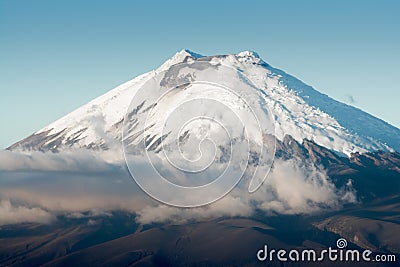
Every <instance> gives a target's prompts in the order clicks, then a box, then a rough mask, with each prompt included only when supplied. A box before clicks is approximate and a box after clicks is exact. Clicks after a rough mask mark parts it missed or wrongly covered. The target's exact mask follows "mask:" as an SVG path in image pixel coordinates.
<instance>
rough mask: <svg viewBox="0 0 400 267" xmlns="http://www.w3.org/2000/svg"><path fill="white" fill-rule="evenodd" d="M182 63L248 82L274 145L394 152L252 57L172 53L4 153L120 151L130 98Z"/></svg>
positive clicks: (344, 111)
mask: <svg viewBox="0 0 400 267" xmlns="http://www.w3.org/2000/svg"><path fill="white" fill-rule="evenodd" d="M188 61H202V62H218V63H219V64H222V65H225V66H228V67H229V68H233V69H235V70H236V71H237V72H238V73H241V74H243V76H244V77H246V78H248V79H249V80H250V81H246V80H243V84H245V83H248V84H251V85H252V86H253V89H254V91H255V93H257V94H259V95H260V96H261V98H263V101H264V104H266V105H267V106H268V108H269V110H271V112H272V115H273V118H274V123H275V135H276V137H277V139H278V140H281V141H282V140H283V138H284V136H285V135H290V136H292V137H293V138H294V139H295V140H296V141H298V142H302V141H303V140H304V139H308V140H312V141H313V142H315V143H316V144H318V145H320V146H323V147H325V148H328V149H330V150H333V151H335V152H336V153H338V154H345V155H347V156H350V154H351V153H354V152H361V153H362V152H368V151H376V150H385V151H392V150H397V151H399V150H400V138H399V136H400V130H399V129H398V128H396V127H394V126H392V125H390V124H388V123H386V122H384V121H382V120H380V119H378V118H376V117H373V116H371V115H370V114H368V113H366V112H363V111H361V110H359V109H357V108H354V107H352V106H349V105H346V104H343V103H340V102H338V101H336V100H334V99H332V98H330V97H328V96H326V95H324V94H322V93H319V92H318V91H316V90H314V89H313V88H312V87H310V86H308V85H306V84H304V83H303V82H301V81H300V80H298V79H296V78H295V77H293V76H290V75H288V74H286V73H285V72H283V71H281V70H278V69H275V68H273V67H271V66H270V65H268V64H267V63H265V62H264V61H263V60H262V59H260V58H259V56H258V55H257V54H256V53H254V52H249V51H245V52H241V53H239V54H236V55H222V56H210V57H203V56H201V55H199V54H196V53H193V52H191V51H188V50H182V51H180V52H178V53H177V54H175V55H174V56H173V57H172V58H171V59H169V60H167V61H166V62H165V63H164V64H163V65H162V66H160V68H158V69H157V70H155V71H151V72H148V73H145V74H143V75H141V76H138V77H136V78H134V79H132V80H130V81H128V82H126V83H124V84H122V85H120V86H118V87H116V88H114V89H113V90H111V91H109V92H108V93H106V94H104V95H102V96H100V97H98V98H96V99H94V100H93V101H91V102H89V103H88V104H86V105H84V106H82V107H80V108H78V109H77V110H75V111H73V112H71V113H70V114H68V115H66V116H65V117H63V118H61V119H59V120H57V121H55V122H54V123H52V124H50V125H48V126H46V127H45V128H43V129H41V130H39V131H37V132H36V133H34V134H33V135H31V136H29V137H27V138H26V139H24V140H21V141H20V142H17V143H15V144H14V145H12V146H10V147H9V148H8V149H10V150H14V149H24V150H41V151H48V150H51V151H59V150H61V149H64V148H68V147H83V148H88V149H110V148H113V147H120V142H119V141H120V140H121V131H122V122H123V118H124V116H125V113H126V111H127V109H128V106H129V104H130V103H131V101H132V98H133V96H134V95H135V93H136V92H137V91H138V90H139V88H141V86H143V85H144V84H145V83H146V82H147V81H149V80H150V79H152V78H154V77H155V76H156V75H157V74H159V73H161V72H163V71H167V70H169V69H170V68H171V66H173V65H175V64H178V63H181V62H188ZM252 105H256V104H254V103H252ZM257 105H262V104H260V103H259V104H257ZM261 108H263V107H261Z"/></svg>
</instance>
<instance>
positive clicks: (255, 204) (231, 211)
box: [0, 151, 355, 225]
mask: <svg viewBox="0 0 400 267" xmlns="http://www.w3.org/2000/svg"><path fill="white" fill-rule="evenodd" d="M110 155H111V154H110ZM109 158H112V157H111V156H110V157H109ZM245 183H246V182H245V181H243V180H242V182H241V183H240V184H239V185H238V186H237V187H236V188H235V189H234V190H233V191H231V192H230V193H229V194H228V195H226V196H225V197H224V198H222V199H221V200H219V201H217V202H215V203H213V204H210V205H207V206H204V207H200V208H189V209H181V208H174V207H170V206H166V205H164V204H161V203H159V202H157V201H155V200H153V199H152V198H150V197H149V196H147V195H146V194H145V193H144V192H143V191H141V190H140V189H139V187H138V186H137V185H136V183H135V182H133V180H132V178H131V177H130V175H129V173H128V172H127V170H126V169H125V166H124V164H123V163H121V161H120V159H119V158H118V156H115V158H114V162H111V161H104V160H102V159H101V158H99V157H98V155H97V154H96V153H94V154H93V153H92V152H87V151H75V152H70V153H59V154H53V153H41V152H33V153H29V154H26V153H20V152H10V151H1V152H0V225H4V224H15V223H20V222H38V223H51V222H53V221H54V220H56V219H57V216H58V215H60V214H66V215H71V214H77V213H82V212H88V211H89V212H92V214H101V213H102V212H109V211H114V210H122V211H127V212H131V213H135V214H137V220H138V221H139V222H140V223H144V224H145V223H152V222H166V221H173V222H184V221H192V220H204V219H208V218H216V217H220V216H228V217H229V216H250V215H251V214H252V213H253V212H254V211H256V210H261V211H264V212H265V213H267V214H271V213H279V214H309V213H313V212H318V211H321V210H324V209H335V208H338V207H340V206H341V204H342V203H344V202H349V201H350V202H351V201H354V199H355V195H354V192H353V191H352V190H351V188H350V189H347V190H344V189H339V188H336V187H335V185H334V184H333V183H332V182H331V181H330V179H329V178H328V177H327V175H326V174H325V173H324V171H321V170H318V169H317V168H315V167H304V166H302V167H300V166H299V165H298V164H297V163H296V162H295V161H292V160H289V161H280V160H277V161H275V163H274V167H273V170H272V172H271V174H270V175H269V176H268V177H267V180H266V181H265V182H264V184H263V185H262V186H261V188H260V189H259V190H258V191H256V192H255V193H252V194H250V193H248V191H247V185H246V184H245ZM349 196H351V197H349Z"/></svg>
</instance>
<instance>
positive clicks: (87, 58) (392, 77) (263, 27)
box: [0, 0, 400, 148]
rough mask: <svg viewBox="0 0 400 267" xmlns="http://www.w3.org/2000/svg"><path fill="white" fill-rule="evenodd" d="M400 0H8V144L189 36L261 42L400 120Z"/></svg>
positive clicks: (257, 45)
mask: <svg viewBox="0 0 400 267" xmlns="http://www.w3.org/2000/svg"><path fill="white" fill-rule="evenodd" d="M399 12H400V1H276V0H275V1H171V0H170V1H101V0H97V1H89V0H87V1H76V0H69V1H54V0H47V1H44V0H37V1H15V0H9V1H7V0H0V73H1V75H0V90H1V91H0V92H1V97H0V114H1V115H0V125H1V131H0V148H5V147H6V146H8V145H10V144H12V143H13V142H16V141H18V140H20V139H21V138H24V137H26V136H27V135H29V134H31V133H33V132H34V131H36V130H38V129H40V128H42V127H44V126H46V125H47V124H49V123H50V122H52V121H54V120H56V119H58V118H60V117H61V116H63V115H66V114H67V113H69V112H71V111H72V110H74V109H75V108H77V107H79V106H81V105H82V104H85V103H86V102H88V101H89V100H91V99H93V98H95V97H97V96H99V95H101V94H103V93H105V92H107V91H108V90H110V89H112V88H113V87H115V86H116V85H118V84H121V83H123V82H125V81H127V80H129V79H131V78H133V77H135V76H137V75H139V74H141V73H144V72H147V71H149V70H151V69H154V68H156V67H158V66H159V65H160V64H161V63H162V62H163V61H165V60H166V59H168V58H169V57H171V56H172V55H173V54H174V53H175V52H177V51H179V50H181V49H183V48H188V49H190V50H192V51H195V52H198V53H201V54H205V55H212V54H227V53H237V52H240V51H243V50H254V51H257V52H258V53H259V54H260V56H261V57H262V58H263V59H264V60H265V61H266V62H268V63H270V64H271V65H273V66H274V67H278V68H281V69H283V70H285V71H286V72H288V73H290V74H292V75H294V76H296V77H297V78H299V79H301V80H303V81H304V82H306V83H307V84H310V85H312V86H313V87H314V88H316V89H317V90H319V91H321V92H324V93H326V94H328V95H330V96H331V97H333V98H335V99H337V100H340V101H342V102H346V103H349V104H352V105H354V106H356V107H359V108H361V109H363V110H365V111H367V112H369V113H371V114H373V115H375V116H378V117H379V118H382V119H384V120H385V121H388V122H389V123H392V124H393V125H395V126H397V127H399V126H400V116H399V114H400V112H399V111H400V108H399V101H400V90H399V81H398V77H399V71H400V51H399V47H400V31H399V29H398V28H399V26H400V16H398V14H399Z"/></svg>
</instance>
